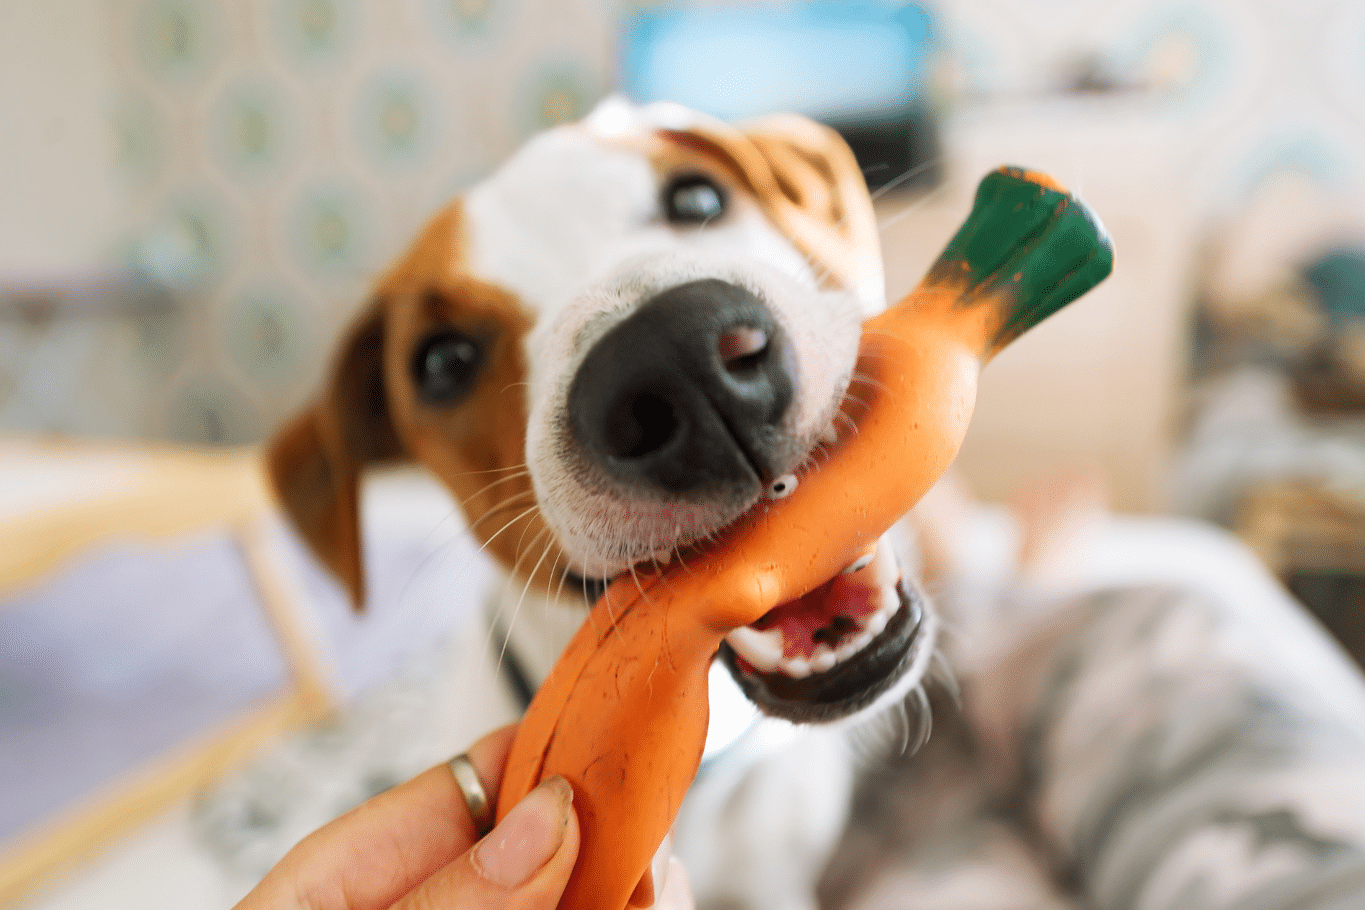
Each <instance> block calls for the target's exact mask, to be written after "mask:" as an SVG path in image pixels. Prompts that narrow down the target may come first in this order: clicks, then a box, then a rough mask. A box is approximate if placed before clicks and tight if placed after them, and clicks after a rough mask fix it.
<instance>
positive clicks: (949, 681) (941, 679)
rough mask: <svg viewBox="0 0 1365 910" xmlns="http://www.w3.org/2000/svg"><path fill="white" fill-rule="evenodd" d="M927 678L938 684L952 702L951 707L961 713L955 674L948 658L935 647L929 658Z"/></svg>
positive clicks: (959, 693)
mask: <svg viewBox="0 0 1365 910" xmlns="http://www.w3.org/2000/svg"><path fill="white" fill-rule="evenodd" d="M927 676H928V678H929V679H930V680H931V681H933V682H936V683H938V684H939V685H940V686H942V687H943V689H944V691H946V692H947V693H948V697H949V698H951V699H952V700H953V706H954V707H955V708H957V710H958V711H959V712H961V711H962V687H961V686H960V685H958V682H957V674H955V673H953V668H952V665H951V664H949V663H948V658H947V657H946V656H945V655H944V653H943V652H942V651H941V650H939V648H937V647H935V648H934V652H933V654H931V655H930V657H929V672H928V674H927Z"/></svg>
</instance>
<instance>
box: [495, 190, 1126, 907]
mask: <svg viewBox="0 0 1365 910" xmlns="http://www.w3.org/2000/svg"><path fill="white" fill-rule="evenodd" d="M1112 263H1113V250H1112V247H1111V246H1110V243H1109V239H1108V237H1107V236H1106V234H1105V232H1104V229H1103V228H1102V227H1101V226H1100V224H1099V222H1098V221H1097V220H1096V219H1095V218H1094V216H1093V215H1092V214H1091V213H1090V212H1089V211H1088V210H1087V209H1086V208H1085V206H1084V205H1083V204H1082V203H1081V202H1080V201H1079V200H1077V199H1076V198H1075V197H1074V196H1071V195H1070V194H1068V193H1067V191H1066V190H1065V189H1063V188H1062V187H1061V186H1059V185H1058V184H1057V183H1056V182H1054V181H1053V180H1051V179H1050V178H1048V177H1046V176H1044V175H1042V174H1037V173H1033V172H1029V171H1024V170H1019V169H1016V168H1001V169H1000V170H997V171H995V172H993V173H991V174H990V175H988V176H987V177H986V179H985V180H983V181H982V183H981V186H980V188H979V189H978V191H977V196H976V202H975V205H974V207H973V209H972V212H971V214H970V216H969V217H968V219H967V222H966V223H965V224H964V225H963V226H962V228H961V229H960V230H959V231H958V233H957V235H956V236H955V237H954V238H953V239H952V241H951V242H950V243H949V244H948V246H947V248H946V249H945V250H944V252H943V253H942V255H941V256H940V257H939V259H938V261H937V262H936V263H935V264H934V266H933V268H932V269H931V270H930V271H929V274H928V275H927V276H926V277H925V279H924V280H923V281H922V282H921V283H920V285H919V286H918V287H917V288H915V290H914V291H912V292H911V293H910V294H909V295H908V296H907V297H906V298H905V299H904V300H902V301H901V302H900V304H899V305H897V306H895V307H892V308H890V309H888V310H887V311H886V312H884V313H882V314H880V315H878V316H876V317H875V318H873V319H871V320H870V321H869V322H868V323H867V324H866V325H865V327H864V332H863V340H862V345H861V348H860V353H859V365H858V370H859V372H860V373H862V374H867V375H870V376H872V377H873V381H872V382H871V383H869V384H868V386H867V393H866V397H868V398H870V400H869V401H868V402H867V406H866V409H865V410H862V411H860V412H859V413H858V414H856V415H854V416H855V418H856V424H857V430H856V432H850V433H846V434H844V435H843V436H841V438H840V439H839V441H838V442H837V443H835V445H834V447H833V449H832V451H831V453H830V456H829V458H828V460H827V461H825V462H824V463H823V464H821V465H819V466H818V467H817V468H813V469H811V470H810V471H808V472H807V473H806V474H805V475H803V476H802V477H800V478H799V481H800V483H799V487H798V488H797V489H796V491H795V492H794V493H793V494H792V495H790V496H788V497H787V498H785V499H781V500H775V501H771V502H766V503H764V504H761V505H759V506H756V507H755V508H754V510H753V511H752V512H751V513H750V514H749V515H748V516H747V517H746V518H745V519H743V520H741V521H740V522H739V523H738V524H737V525H736V526H735V527H734V528H732V529H731V530H730V531H728V532H727V534H726V536H725V538H724V540H722V541H721V543H720V544H719V545H718V546H715V547H714V548H710V549H708V550H707V551H706V552H705V553H701V554H698V555H697V556H696V557H695V558H688V559H687V560H686V563H685V565H683V564H677V563H675V564H674V566H672V567H670V568H668V569H666V570H664V571H662V572H655V573H653V574H651V575H648V576H645V577H641V579H640V581H639V585H638V587H637V582H636V581H635V580H633V579H631V578H630V577H626V578H624V579H622V580H619V581H617V582H615V583H614V584H613V585H612V586H611V587H610V588H609V589H608V591H607V592H606V594H605V595H604V596H603V598H602V599H601V600H600V601H599V602H598V604H597V606H596V607H595V608H594V610H593V612H592V614H591V616H590V617H589V619H588V621H586V622H585V623H584V624H583V627H582V628H581V629H580V630H579V632H578V635H577V636H576V637H575V638H574V640H573V641H572V642H571V643H570V645H569V647H568V648H567V649H566V650H565V652H564V654H563V656H562V657H561V658H560V660H559V663H558V664H556V666H555V668H554V670H553V671H552V672H551V674H550V676H549V678H548V679H546V680H545V682H544V684H543V685H542V686H541V688H540V690H539V692H537V693H536V697H535V700H534V701H533V702H532V703H531V707H530V710H529V711H528V713H527V715H526V718H525V719H524V720H523V721H522V724H521V729H520V730H519V732H518V734H517V738H516V742H515V744H514V745H513V748H512V754H511V758H510V760H509V764H508V766H507V771H506V774H505V777H504V779H503V784H502V790H501V792H500V793H499V797H498V817H499V818H502V817H503V816H504V815H505V814H506V813H507V812H508V811H509V810H510V809H511V807H512V806H513V805H515V804H516V802H517V801H518V800H519V799H521V797H522V796H524V795H525V794H526V793H528V792H529V791H530V790H531V789H532V788H533V787H534V786H535V785H536V784H537V783H538V782H539V781H541V780H542V779H544V778H545V777H547V776H549V775H553V774H561V775H563V776H564V777H566V778H567V779H568V780H569V782H570V783H571V784H572V785H573V788H574V796H575V799H574V808H575V809H576V810H577V812H578V817H579V822H580V825H581V831H582V848H581V851H580V853H579V858H578V865H577V867H576V868H575V870H574V873H573V877H572V879H571V880H570V882H569V886H568V890H567V891H566V892H565V894H564V898H563V900H562V902H561V904H560V906H561V907H564V908H572V910H621V908H625V907H627V906H639V905H640V904H641V903H643V902H647V901H648V900H650V899H651V898H650V894H651V892H652V889H650V888H647V887H646V888H639V885H640V884H641V881H642V878H643V876H644V874H645V873H646V871H647V869H648V867H649V863H650V859H651V858H652V857H653V855H654V853H655V852H656V850H657V848H658V846H659V844H660V843H661V842H662V840H663V838H664V836H665V835H666V834H667V832H668V829H669V826H670V825H671V824H672V823H673V819H674V817H675V815H676V814H677V811H678V807H679V804H680V803H681V801H682V798H683V794H684V793H685V792H686V791H687V788H688V786H689V785H690V784H691V782H692V779H693V777H694V776H695V774H696V771H697V767H698V765H699V763H700V761H701V755H702V746H703V744H704V742H705V737H706V727H707V718H708V704H707V671H708V668H709V666H710V663H711V659H712V657H713V656H714V655H715V654H716V651H717V649H718V648H719V646H720V643H721V640H722V639H723V638H724V636H725V635H726V634H728V633H729V632H731V631H732V630H734V629H736V628H738V627H740V626H744V625H748V624H750V623H753V622H755V621H757V620H758V619H759V618H760V617H762V616H763V615H764V614H765V613H767V612H768V611H770V610H772V609H773V608H774V607H777V606H778V605H780V604H785V603H788V602H790V601H793V600H795V599H797V598H800V597H802V596H803V595H805V594H807V593H808V592H810V591H811V590H813V589H814V588H816V587H817V586H819V585H821V584H823V583H825V582H826V581H828V580H829V579H831V578H833V577H834V576H836V575H838V574H839V572H840V571H841V570H842V569H844V568H845V567H847V566H848V565H849V564H850V563H852V562H853V561H854V560H855V559H857V558H858V556H859V555H860V554H862V553H864V552H865V551H866V550H867V549H868V548H869V546H870V545H872V544H873V543H874V542H875V541H876V540H877V539H878V538H879V537H880V536H881V534H882V533H884V532H885V531H886V530H887V529H888V528H889V527H890V526H891V525H892V524H893V523H894V522H895V521H896V520H897V519H899V518H900V517H901V516H902V515H903V514H904V513H905V512H907V511H908V510H909V509H910V508H911V507H912V506H913V505H914V504H915V503H916V502H917V501H918V500H919V498H920V497H921V496H922V495H923V494H924V493H925V492H926V491H927V490H928V489H929V487H930V486H932V485H933V484H934V482H935V481H936V480H938V478H939V476H940V475H941V474H942V473H943V472H944V471H945V470H946V469H947V468H948V465H949V464H950V463H951V462H952V460H953V458H954V457H955V456H956V454H957V450H958V447H959V446H960V445H961V443H962V438H963V436H964V434H965V433H966V430H967V422H968V420H969V418H970V416H971V412H972V407H973V405H974V403H975V400H976V384H977V376H978V374H979V372H980V369H981V366H982V365H983V363H984V362H985V361H987V360H989V359H990V358H991V357H992V356H994V354H995V353H996V352H997V351H999V350H1000V349H1001V348H1002V347H1004V346H1005V345H1006V344H1008V343H1009V342H1011V341H1013V340H1014V339H1015V338H1017V337H1018V336H1019V335H1020V334H1022V333H1023V332H1024V331H1025V330H1027V329H1028V328H1030V327H1032V326H1033V325H1036V324H1037V323H1038V322H1039V321H1041V320H1042V319H1043V318H1045V317H1046V316H1048V315H1050V314H1051V313H1053V312H1056V311H1057V310H1058V309H1060V308H1061V307H1062V306H1064V305H1065V304H1067V303H1069V302H1070V301H1072V300H1074V299H1075V298H1077V297H1079V296H1080V295H1081V294H1084V293H1085V292H1086V291H1088V290H1089V289H1090V288H1092V287H1093V286H1094V285H1095V284H1097V283H1098V282H1099V281H1101V280H1102V279H1103V278H1104V277H1105V276H1106V275H1108V274H1109V270H1110V268H1111V266H1112ZM859 395H860V396H862V395H864V393H863V392H861V391H860V392H859ZM637 889H638V890H637Z"/></svg>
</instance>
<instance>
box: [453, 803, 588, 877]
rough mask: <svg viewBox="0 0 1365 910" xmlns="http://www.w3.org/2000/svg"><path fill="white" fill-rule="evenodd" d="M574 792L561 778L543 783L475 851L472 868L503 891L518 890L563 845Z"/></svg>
mask: <svg viewBox="0 0 1365 910" xmlns="http://www.w3.org/2000/svg"><path fill="white" fill-rule="evenodd" d="M572 803H573V788H572V787H570V786H569V782H568V781H566V780H565V779H564V778H562V777H551V778H549V779H547V780H545V781H542V782H541V784H540V786H538V787H536V788H535V789H534V790H532V791H531V792H530V793H528V794H527V795H526V798H525V799H523V800H522V801H521V802H519V803H517V804H516V805H515V806H514V807H513V808H512V811H511V812H509V813H507V817H506V818H504V819H503V820H502V821H501V822H499V823H498V826H497V827H496V828H494V829H493V830H492V831H490V832H488V835H487V836H486V837H485V838H484V839H483V840H482V841H480V842H479V845H478V846H477V847H475V848H474V867H475V868H476V869H478V870H479V874H480V875H482V876H483V877H484V878H485V879H487V880H488V881H490V882H492V883H493V884H495V885H498V886H499V887H502V888H519V887H521V886H522V885H524V884H526V882H528V881H530V879H531V876H533V875H535V874H536V873H537V872H538V871H540V869H541V867H542V866H544V865H545V864H546V863H548V862H549V861H550V857H552V856H554V855H555V853H556V852H558V850H559V845H560V844H562V843H563V842H564V829H565V827H566V826H567V825H568V824H569V812H570V811H572V810H571V809H570V808H569V807H570V805H571V804H572Z"/></svg>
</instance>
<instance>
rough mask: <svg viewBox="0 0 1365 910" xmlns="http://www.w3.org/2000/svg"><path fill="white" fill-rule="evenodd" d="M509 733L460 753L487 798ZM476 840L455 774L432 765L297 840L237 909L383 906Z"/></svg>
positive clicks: (374, 909)
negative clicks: (469, 762) (472, 768)
mask: <svg viewBox="0 0 1365 910" xmlns="http://www.w3.org/2000/svg"><path fill="white" fill-rule="evenodd" d="M515 730H516V728H515V726H510V727H504V728H502V729H501V730H498V731H496V732H494V733H490V734H489V735H487V736H485V737H484V738H483V739H481V740H479V741H478V742H476V743H475V744H474V745H472V746H470V748H469V750H468V752H466V753H465V754H466V755H468V756H469V759H470V761H471V762H472V763H473V764H474V768H475V770H476V771H477V772H478V774H479V780H480V781H481V782H482V783H483V786H484V790H485V791H487V792H488V793H490V794H496V793H497V792H498V787H499V786H501V784H502V771H503V765H504V764H506V762H507V753H508V750H510V749H511V747H512V735H513V733H514V732H515ZM477 840H478V832H477V831H476V830H475V827H474V820H473V819H472V818H471V817H470V814H469V807H468V806H467V805H466V804H465V800H464V795H463V794H462V793H461V792H460V788H459V786H458V785H457V784H456V783H455V777H454V775H453V774H452V773H451V770H450V768H449V767H448V766H446V765H444V764H441V765H437V766H436V767H434V768H431V769H430V770H427V771H425V772H423V773H422V774H419V775H418V776H416V777H414V778H413V779H412V780H410V781H408V782H407V783H404V784H400V785H399V786H397V787H394V788H393V789H391V790H387V791H385V792H384V793H381V794H379V795H378V796H376V797H374V798H373V799H370V800H368V801H367V802H364V803H362V804H361V805H359V806H357V807H356V808H354V809H352V810H351V811H350V812H347V813H346V814H345V815H343V816H341V817H340V818H338V819H337V820H336V821H333V822H331V823H330V824H328V825H325V826H324V827H322V828H319V829H318V830H317V831H315V832H313V833H312V834H310V835H309V836H308V837H306V838H304V839H303V840H302V841H301V842H299V844H298V845H297V846H296V847H294V849H293V850H291V851H290V852H289V854H288V855H287V856H286V857H285V858H284V859H283V860H281V861H280V862H279V864H278V865H277V866H275V868H274V869H271V870H270V873H269V874H268V875H266V877H265V878H264V879H263V880H262V881H261V883H260V884H259V885H257V886H256V888H255V889H254V890H253V891H252V892H251V893H250V894H248V895H247V896H246V898H244V899H243V900H242V902H241V903H239V904H238V905H237V910H258V908H271V910H279V908H288V907H307V908H310V910H378V908H386V907H388V906H390V905H391V904H393V903H394V902H395V901H397V900H398V899H399V898H400V897H402V896H403V895H405V894H407V893H408V892H409V891H411V890H412V889H413V888H415V887H416V886H417V885H419V884H420V883H422V882H423V881H425V880H426V879H427V878H429V877H430V876H431V875H432V874H433V873H435V872H436V871H437V870H438V869H440V868H442V867H443V866H445V865H446V864H448V863H450V862H451V861H453V860H454V859H456V858H457V857H459V856H460V855H461V854H463V853H464V852H465V851H466V850H468V849H469V848H470V847H471V846H473V844H474V842H475V841H477Z"/></svg>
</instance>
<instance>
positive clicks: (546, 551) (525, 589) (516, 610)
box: [490, 528, 551, 670]
mask: <svg viewBox="0 0 1365 910" xmlns="http://www.w3.org/2000/svg"><path fill="white" fill-rule="evenodd" d="M549 535H550V529H549V528H545V529H544V530H542V531H541V532H540V533H539V534H537V535H536V536H535V538H534V539H533V540H532V541H531V546H530V548H529V549H530V550H534V549H535V548H536V547H537V546H539V545H540V542H541V541H542V540H544V539H545V538H546V537H548V536H549ZM550 549H551V546H550V545H549V544H546V545H545V547H544V548H543V549H542V550H541V553H540V558H539V559H537V560H536V564H535V565H534V566H532V567H531V571H530V572H529V573H528V574H527V575H526V576H525V577H526V584H524V585H522V587H521V596H520V597H518V598H517V605H516V606H515V607H513V608H512V615H511V617H509V618H508V620H507V631H506V633H505V634H504V635H503V638H502V649H501V650H500V651H498V664H497V669H499V670H501V669H502V662H503V660H504V659H506V657H507V646H508V643H510V642H511V640H512V627H513V626H515V625H516V623H517V616H519V615H520V614H521V605H522V604H524V603H525V602H526V595H527V594H528V593H529V592H530V590H531V582H533V581H535V577H536V573H537V572H539V571H540V567H541V565H542V564H543V563H544V562H545V557H546V556H549V555H550ZM520 567H521V556H518V557H517V561H516V565H514V566H513V567H512V572H513V573H514V574H515V573H516V572H517V571H518V570H519V569H520ZM512 577H513V576H508V578H509V579H510V578H512ZM490 632H491V630H490Z"/></svg>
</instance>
